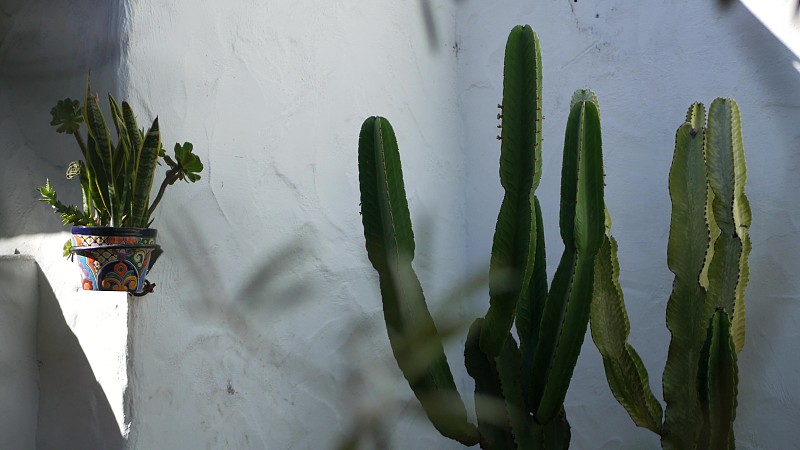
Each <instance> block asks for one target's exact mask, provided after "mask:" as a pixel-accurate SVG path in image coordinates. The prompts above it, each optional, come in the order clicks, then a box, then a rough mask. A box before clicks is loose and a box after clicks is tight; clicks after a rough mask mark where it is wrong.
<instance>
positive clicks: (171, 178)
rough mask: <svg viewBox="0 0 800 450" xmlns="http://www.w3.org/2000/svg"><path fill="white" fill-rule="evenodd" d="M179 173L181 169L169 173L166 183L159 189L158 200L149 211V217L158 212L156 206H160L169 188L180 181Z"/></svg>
mask: <svg viewBox="0 0 800 450" xmlns="http://www.w3.org/2000/svg"><path fill="white" fill-rule="evenodd" d="M179 171H180V168H179V167H176V168H174V169H170V170H168V171H167V176H166V178H164V181H163V182H162V183H161V187H160V188H159V189H158V195H156V199H155V200H154V201H153V203H152V204H151V205H150V209H148V210H147V217H150V216H152V215H153V211H155V210H156V206H158V203H159V202H160V201H161V198H162V197H164V192H165V191H166V190H167V186H169V185H171V184H173V183H175V182H176V181H177V180H178V172H179Z"/></svg>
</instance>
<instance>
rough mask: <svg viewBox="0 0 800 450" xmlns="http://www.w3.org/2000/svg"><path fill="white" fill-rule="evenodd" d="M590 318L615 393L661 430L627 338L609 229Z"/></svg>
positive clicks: (634, 415)
mask: <svg viewBox="0 0 800 450" xmlns="http://www.w3.org/2000/svg"><path fill="white" fill-rule="evenodd" d="M590 322H591V330H592V340H594V343H595V346H596V347H597V349H598V350H599V351H600V354H601V355H602V357H603V367H604V368H605V373H606V379H607V380H608V385H609V387H610V388H611V392H612V393H613V394H614V397H616V399H617V401H618V402H619V403H620V404H621V405H622V406H623V407H624V408H625V410H626V411H627V412H628V415H629V416H631V419H633V422H634V423H635V424H636V425H637V426H640V427H643V428H647V429H649V430H651V431H653V432H654V433H656V434H660V433H661V416H662V411H661V405H660V404H659V403H658V400H656V398H655V396H654V395H653V392H652V391H651V389H650V384H649V377H648V374H647V370H646V369H645V367H644V364H643V363H642V360H641V358H640V357H639V354H638V353H636V350H634V349H633V347H632V346H631V345H630V344H628V342H627V341H628V336H629V335H630V323H629V321H628V313H627V311H626V310H625V302H624V300H623V296H622V289H621V288H620V286H619V262H618V260H617V243H616V241H615V240H614V238H613V237H612V236H611V235H610V234H609V230H608V229H607V230H606V237H605V239H604V240H603V244H602V245H601V246H600V250H599V251H598V252H597V259H596V262H595V272H594V296H593V299H592V306H591V314H590Z"/></svg>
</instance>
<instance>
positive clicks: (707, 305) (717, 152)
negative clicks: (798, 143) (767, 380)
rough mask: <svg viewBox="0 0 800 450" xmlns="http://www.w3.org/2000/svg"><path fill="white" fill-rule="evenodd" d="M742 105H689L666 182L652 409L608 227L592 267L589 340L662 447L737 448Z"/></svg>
mask: <svg viewBox="0 0 800 450" xmlns="http://www.w3.org/2000/svg"><path fill="white" fill-rule="evenodd" d="M746 179H747V175H746V168H745V161H744V148H743V146H742V135H741V120H740V118H739V107H738V105H737V104H736V102H735V101H734V100H732V99H721V98H718V99H716V100H714V102H713V103H712V104H711V108H710V109H709V112H708V121H707V123H706V117H705V108H704V107H703V105H702V104H700V103H695V104H693V105H692V106H691V107H690V108H689V112H688V114H687V117H686V122H685V123H684V124H683V125H681V126H680V128H678V131H677V134H676V137H675V155H674V158H673V161H672V167H671V169H670V174H669V192H670V198H671V199H672V219H671V224H670V235H669V243H668V247H667V264H668V266H669V269H670V271H672V273H673V274H675V281H674V282H673V288H672V295H671V296H670V298H669V302H668V303H667V327H668V328H669V331H670V333H671V335H672V339H671V341H670V346H669V353H668V356H667V362H666V366H665V368H664V376H663V386H664V400H665V402H666V409H665V411H664V415H663V423H662V409H661V405H660V404H659V403H658V402H657V401H656V399H655V397H654V396H653V394H652V392H651V391H650V386H649V384H648V376H647V371H646V370H645V368H644V365H643V364H642V361H641V359H640V358H639V356H638V355H637V354H636V351H635V350H634V349H633V348H632V347H631V346H630V345H629V344H628V343H627V338H628V332H629V324H628V317H627V313H626V312H625V304H624V302H623V298H622V291H621V289H620V286H619V282H618V277H619V265H618V262H617V245H616V242H615V241H614V238H613V237H611V234H610V220H608V221H607V227H606V237H605V241H604V243H603V245H602V247H601V250H600V252H599V253H598V255H597V258H598V261H597V264H596V265H595V299H594V301H593V303H592V314H591V324H592V337H593V339H594V342H595V344H596V346H597V348H598V350H600V353H601V354H602V356H603V363H604V366H605V371H606V377H607V379H608V384H609V386H610V387H611V390H612V392H613V393H614V396H615V397H616V398H617V400H618V401H619V402H620V403H621V404H622V406H624V407H625V409H626V410H627V411H628V414H629V415H630V416H631V418H632V419H633V421H634V423H636V425H638V426H640V427H644V428H648V429H650V430H652V431H653V432H655V433H657V434H658V435H659V436H661V443H662V447H663V448H665V449H676V450H677V449H690V448H710V449H723V448H724V449H727V448H733V447H734V445H735V444H734V437H733V420H734V418H735V417H736V384H737V377H738V375H737V366H736V354H737V353H738V352H739V351H740V350H741V349H742V346H743V345H744V322H745V320H744V291H745V288H746V286H747V282H748V280H749V268H748V265H747V257H748V255H749V253H750V237H749V234H748V229H749V227H750V220H751V213H750V204H749V202H748V200H747V197H746V196H745V194H744V184H745V181H746Z"/></svg>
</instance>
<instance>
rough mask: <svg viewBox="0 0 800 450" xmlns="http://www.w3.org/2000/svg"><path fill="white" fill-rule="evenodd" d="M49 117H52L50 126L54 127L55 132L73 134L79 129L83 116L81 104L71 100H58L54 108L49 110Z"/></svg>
mask: <svg viewBox="0 0 800 450" xmlns="http://www.w3.org/2000/svg"><path fill="white" fill-rule="evenodd" d="M50 115H51V116H53V120H51V121H50V125H53V126H54V127H56V131H57V132H59V133H67V134H74V133H76V132H79V131H80V129H81V124H82V123H83V114H82V112H81V102H79V101H78V100H72V99H71V98H65V99H64V100H59V101H58V102H57V103H56V106H54V107H53V109H51V110H50Z"/></svg>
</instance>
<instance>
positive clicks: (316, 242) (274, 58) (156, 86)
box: [122, 0, 466, 449]
mask: <svg viewBox="0 0 800 450" xmlns="http://www.w3.org/2000/svg"><path fill="white" fill-rule="evenodd" d="M439 3H440V4H438V5H435V6H434V9H433V11H434V17H435V19H436V21H437V23H438V26H439V28H438V32H439V34H440V36H443V39H442V41H441V42H440V43H439V44H438V45H437V46H436V47H435V48H431V46H430V45H429V43H428V40H427V35H426V30H425V28H424V22H423V21H422V20H421V14H420V10H419V6H418V5H408V4H406V3H403V2H372V3H370V2H355V1H343V2H319V1H294V2H254V1H244V0H237V1H231V2H222V3H221V2H212V1H201V2H197V1H179V2H170V3H164V2H154V1H149V0H139V1H132V2H129V4H128V6H129V9H128V11H127V14H126V16H127V20H128V22H127V26H126V29H127V30H128V34H127V40H128V42H129V48H128V49H127V55H126V58H125V60H124V62H123V64H122V67H123V76H122V79H123V80H125V81H124V83H123V84H124V85H125V86H126V89H127V97H129V98H130V99H131V100H132V101H133V103H134V105H137V106H138V105H148V106H147V108H149V110H148V115H149V116H150V117H152V115H153V114H155V113H158V114H159V119H160V124H161V126H162V129H163V130H164V132H163V133H164V134H163V136H164V142H165V147H167V148H168V149H171V147H172V145H173V144H174V142H175V141H181V142H183V141H184V140H191V141H192V142H193V143H194V146H195V149H196V151H197V152H198V153H199V154H200V155H201V157H202V158H203V160H204V162H205V163H206V172H205V173H204V174H203V180H202V182H201V183H200V184H199V186H187V185H185V184H182V183H181V184H178V185H176V186H175V187H173V188H172V189H171V190H170V191H169V192H168V193H167V195H166V197H165V200H164V202H163V206H162V208H161V213H160V214H159V215H158V216H157V218H156V224H157V225H158V227H159V229H160V233H161V235H162V242H163V245H164V246H165V249H166V254H165V256H164V257H162V259H161V260H160V261H159V263H158V265H157V266H156V271H155V272H154V274H153V276H152V278H153V279H154V281H156V282H157V283H158V284H159V287H158V288H157V289H158V294H157V295H154V296H148V297H146V298H144V299H143V300H142V301H140V302H137V303H136V304H135V305H134V307H135V319H134V323H135V325H134V326H135V327H136V329H135V332H134V339H135V361H134V376H135V380H136V381H135V388H134V392H135V395H134V399H133V401H134V404H135V405H136V411H137V420H138V426H137V427H135V428H134V429H133V431H132V432H133V434H132V445H133V446H134V447H136V448H142V449H147V448H152V449H155V448H269V449H281V448H296V449H305V448H309V449H310V448H331V447H333V446H334V445H335V444H336V441H337V440H338V439H340V438H341V437H342V436H343V435H344V433H346V432H347V431H348V430H349V428H350V426H351V416H352V415H353V414H354V413H356V412H357V411H358V409H359V408H360V405H362V404H365V405H366V406H365V407H379V408H378V411H381V412H382V413H383V414H385V415H386V418H387V419H389V423H391V427H392V429H391V430H390V431H391V433H390V434H391V436H392V440H393V442H394V444H395V447H396V448H432V447H434V446H436V445H437V443H438V442H441V438H440V437H439V436H438V434H437V433H436V432H435V431H434V430H433V429H432V428H431V427H429V426H424V427H422V428H420V427H416V426H414V425H413V422H412V420H411V419H410V418H409V414H408V413H406V414H404V415H403V417H405V418H404V419H401V418H400V412H398V411H396V410H395V408H392V407H389V406H386V405H385V404H386V401H385V400H383V399H382V398H383V397H382V395H383V394H381V396H378V394H377V392H375V388H374V383H375V382H374V381H373V380H372V379H371V378H369V379H367V380H366V381H360V379H361V378H363V377H372V376H373V375H376V374H380V373H384V372H385V373H388V374H389V378H388V379H389V380H391V381H390V383H388V384H385V383H384V384H383V385H382V386H381V389H382V390H383V389H386V390H388V394H387V395H390V396H397V395H402V396H407V395H410V392H411V391H410V389H409V388H408V387H407V386H406V385H404V384H403V382H402V378H400V374H399V370H397V369H396V364H395V363H394V362H393V360H392V359H391V354H390V353H389V350H388V339H387V338H386V331H385V329H384V326H383V320H382V313H381V307H380V302H379V294H378V288H377V278H376V276H375V274H374V273H373V271H372V269H371V267H370V266H369V263H368V261H367V259H366V255H365V252H364V245H363V234H362V231H361V222H360V216H359V193H358V178H357V177H358V172H357V157H356V148H357V140H358V133H359V129H360V126H361V123H362V121H363V120H364V119H365V118H366V117H367V116H369V115H373V114H382V115H386V116H388V117H389V118H390V119H391V120H392V122H393V124H394V126H395V128H396V130H397V131H398V134H399V136H398V139H399V142H400V145H401V146H402V148H403V149H404V150H403V156H404V160H403V162H404V165H405V170H406V175H407V178H406V181H407V186H408V195H409V201H410V203H411V208H412V210H413V215H414V217H413V218H414V220H415V222H416V224H417V230H418V234H419V246H418V248H419V252H418V255H417V263H418V266H417V267H418V268H419V271H420V273H421V275H422V278H423V282H424V284H425V288H426V291H427V292H428V293H429V295H431V297H432V299H435V298H436V295H437V294H438V293H441V292H443V291H445V290H446V289H447V288H448V286H450V285H451V284H453V283H455V282H456V280H460V279H461V278H462V275H463V268H464V261H465V259H466V245H465V244H466V243H465V240H464V228H463V222H464V212H463V197H462V195H461V182H462V177H463V171H464V169H463V168H464V164H465V161H464V159H463V157H462V156H461V152H462V149H461V148H460V145H459V132H458V129H459V117H458V114H457V111H458V109H457V106H458V95H457V84H456V71H455V57H454V53H453V51H452V49H451V46H452V45H453V38H452V36H453V34H454V26H455V9H454V5H453V4H451V3H449V2H439ZM444 37H447V39H446V40H444ZM182 246H183V247H182ZM186 257H190V258H198V259H195V260H190V261H186V259H185V258H186ZM265 263H270V264H271V265H270V266H268V267H266V268H264V270H262V271H260V272H258V273H257V275H256V281H257V282H258V283H261V284H262V285H265V289H264V290H263V293H260V294H256V295H252V294H239V293H237V287H236V283H239V282H240V281H241V280H243V279H246V278H247V277H249V276H251V274H253V273H254V272H257V267H258V266H259V265H263V264H265ZM196 269H199V271H196ZM459 353H460V349H458V348H456V349H455V350H454V358H456V367H463V364H461V363H459V362H458V355H459ZM460 371H461V372H463V368H462V369H460ZM371 386H373V387H371ZM370 414H371V415H374V413H370Z"/></svg>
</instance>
